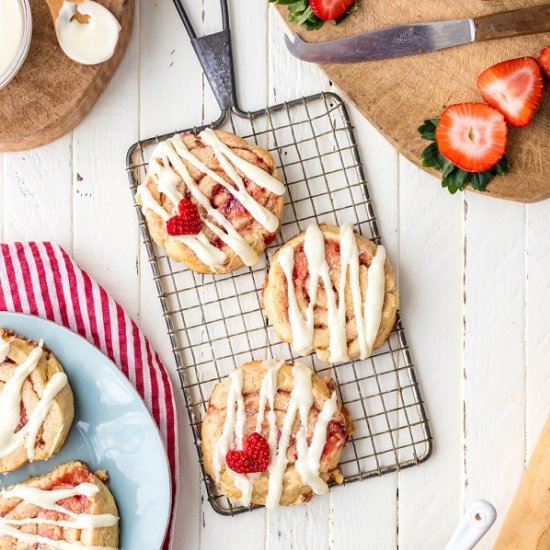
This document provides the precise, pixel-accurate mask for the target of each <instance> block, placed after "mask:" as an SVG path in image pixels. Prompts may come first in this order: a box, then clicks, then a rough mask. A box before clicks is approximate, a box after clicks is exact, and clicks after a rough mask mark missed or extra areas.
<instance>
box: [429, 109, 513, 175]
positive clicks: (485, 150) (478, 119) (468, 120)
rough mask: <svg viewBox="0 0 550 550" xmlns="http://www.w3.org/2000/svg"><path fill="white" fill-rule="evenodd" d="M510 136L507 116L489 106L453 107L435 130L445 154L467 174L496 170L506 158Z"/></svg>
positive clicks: (442, 151) (438, 142)
mask: <svg viewBox="0 0 550 550" xmlns="http://www.w3.org/2000/svg"><path fill="white" fill-rule="evenodd" d="M507 137H508V128H507V126H506V121H505V120H504V116H503V115H502V114H501V113H499V112H498V111H497V110H496V109H493V108H492V107H489V105H486V104H485V103H458V104H457V105H451V106H450V107H448V108H447V109H445V111H443V113H442V114H441V117H440V118H439V123H438V125H437V129H436V131H435V139H436V141H437V145H438V147H439V151H440V152H441V154H442V155H443V156H444V157H445V158H447V159H448V160H450V161H451V162H452V163H454V164H455V165H456V166H458V167H459V168H462V170H466V171H467V172H483V171H484V170H489V169H490V168H492V167H493V166H494V165H495V164H496V163H497V162H498V161H499V160H500V159H501V158H502V156H503V155H504V151H505V149H506V141H507Z"/></svg>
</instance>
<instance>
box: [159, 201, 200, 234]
mask: <svg viewBox="0 0 550 550" xmlns="http://www.w3.org/2000/svg"><path fill="white" fill-rule="evenodd" d="M178 211H179V215H177V216H173V217H171V218H170V219H169V220H168V221H167V222H166V231H167V233H168V235H172V236H177V235H197V234H199V233H200V232H201V231H202V220H201V216H200V214H199V210H198V208H197V206H196V205H195V204H194V203H192V202H191V201H190V200H189V199H182V200H181V201H180V202H179V204H178Z"/></svg>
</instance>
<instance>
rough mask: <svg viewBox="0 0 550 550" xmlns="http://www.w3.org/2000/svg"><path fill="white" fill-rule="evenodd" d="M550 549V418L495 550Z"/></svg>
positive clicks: (524, 475) (509, 511)
mask: <svg viewBox="0 0 550 550" xmlns="http://www.w3.org/2000/svg"><path fill="white" fill-rule="evenodd" d="M549 549H550V418H548V420H547V421H546V424H545V426H544V428H543V430H542V432H541V434H540V436H539V439H538V441H537V445H536V447H535V450H534V451H533V455H532V456H531V459H530V460H529V464H528V466H527V468H526V470H525V472H524V474H523V477H522V479H521V483H520V484H519V487H518V489H517V491H516V494H515V496H514V500H513V501H512V504H511V506H510V508H509V509H508V512H507V514H506V518H505V519H504V523H503V524H502V528H501V530H500V533H499V535H498V538H497V541H496V543H495V545H494V546H493V550H549Z"/></svg>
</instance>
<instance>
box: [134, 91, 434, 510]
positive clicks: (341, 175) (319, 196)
mask: <svg viewBox="0 0 550 550" xmlns="http://www.w3.org/2000/svg"><path fill="white" fill-rule="evenodd" d="M212 127H215V128H223V129H227V130H229V131H232V132H234V133H236V134H238V135H240V136H242V137H244V139H246V140H247V141H249V142H255V143H257V144H259V145H261V146H262V147H265V148H266V149H268V150H269V151H270V152H271V154H272V155H273V156H274V158H275V161H276V164H277V169H278V171H279V173H280V174H281V176H282V177H283V180H284V181H285V182H286V186H287V195H286V203H285V209H284V214H283V223H282V225H281V231H280V234H279V236H278V237H277V239H276V240H275V242H274V243H273V244H272V245H270V246H269V247H268V249H267V251H266V254H264V255H262V259H261V260H260V262H259V263H258V264H257V265H256V266H254V267H253V268H241V269H239V270H237V271H236V272H234V273H232V274H228V275H200V274H196V273H194V272H192V271H191V270H189V269H187V268H185V267H184V266H183V265H181V264H178V263H176V262H174V261H172V260H170V258H168V257H167V256H166V254H165V253H164V251H163V250H162V249H160V248H158V247H157V246H156V245H155V244H154V243H153V242H152V240H151V237H150V235H149V232H148V230H147V225H146V223H145V220H144V217H143V215H142V213H141V210H140V209H139V208H137V213H138V217H139V221H140V226H141V231H142V236H143V241H144V244H145V247H146V249H147V253H148V255H149V259H150V263H151V267H152V269H153V276H154V280H155V283H156V286H157V289H158V294H159V298H160V301H161V304H162V308H163V312H164V317H165V320H166V324H167V327H168V334H169V336H170V339H171V343H172V349H173V351H174V355H175V359H176V364H177V369H178V373H179V377H180V380H181V386H182V390H183V393H184V396H185V402H186V404H187V409H188V413H189V419H190V422H191V426H192V429H193V435H194V439H195V444H196V446H197V451H198V453H199V460H201V452H200V428H201V421H202V417H203V414H204V412H205V410H206V408H207V406H208V399H209V397H210V394H211V392H212V389H213V387H214V385H215V384H216V383H217V382H218V381H219V380H220V379H221V378H223V377H225V376H227V375H228V374H229V373H230V372H231V371H232V370H233V369H234V368H236V367H238V366H239V365H241V364H242V363H243V362H245V361H250V360H252V359H264V358H269V357H273V358H278V359H285V360H300V361H301V362H304V363H306V364H309V365H310V366H311V367H312V368H313V369H314V371H315V372H317V373H318V374H321V375H330V376H332V377H333V378H334V379H335V380H336V383H337V385H338V388H339V392H340V395H341V398H342V401H343V403H344V404H345V405H346V406H347V408H348V409H349V411H350V413H351V416H352V418H353V421H354V424H355V433H354V435H353V438H352V439H351V441H350V443H349V445H348V446H347V447H346V449H345V451H344V454H343V457H342V460H341V463H340V465H341V469H342V472H343V474H344V480H345V483H351V482H353V481H358V480H363V479H366V478H370V477H373V476H380V475H382V474H385V473H388V472H393V471H396V470H399V469H402V468H407V467H409V466H414V465H416V464H419V463H421V462H423V461H425V460H426V459H427V458H428V457H429V456H430V454H431V449H432V444H431V434H430V429H429V425H428V421H427V418H426V413H425V409H424V405H423V400H422V397H421V394H420V390H419V387H418V382H417V379H416V376H415V373H414V368H413V363H412V361H411V357H410V354H409V348H408V344H407V340H406V337H405V332H404V329H403V326H402V323H401V320H400V319H399V318H398V321H397V324H396V327H395V329H394V331H393V333H392V334H391V336H390V338H389V340H388V342H387V343H386V344H384V346H383V347H382V348H380V349H378V350H376V351H375V353H374V354H373V356H372V357H370V358H369V359H367V360H364V361H352V362H349V363H344V364H338V365H334V366H330V365H327V364H326V363H324V362H322V361H320V360H318V359H317V357H316V356H309V357H298V356H296V355H295V354H293V352H292V349H291V348H290V346H289V345H288V344H283V343H281V342H280V341H279V340H278V339H277V337H276V335H275V333H274V332H273V329H272V328H271V327H270V326H269V323H268V321H267V320H266V318H265V317H264V315H263V312H262V305H261V289H262V286H263V282H264V279H265V277H266V273H267V269H268V267H269V258H270V257H271V255H272V254H273V252H274V251H275V250H277V248H278V247H279V246H280V245H281V244H282V243H284V242H286V241H287V240H288V239H290V238H291V237H293V236H294V235H296V234H297V233H298V232H299V231H301V230H304V229H306V227H307V226H308V225H309V224H311V223H329V224H334V225H341V224H342V223H345V222H350V223H352V224H354V226H355V228H356V230H358V231H359V232H360V233H362V234H363V235H365V236H366V237H368V238H370V239H372V240H374V241H375V242H377V243H379V242H380V235H379V233H378V227H377V223H376V218H375V216H374V210H373V206H372V202H371V199H370V196H369V192H368V188H367V184H366V181H365V174H364V171H363V168H362V165H361V160H360V157H359V153H358V150H357V145H356V142H355V138H354V135H353V127H352V125H351V122H350V119H349V116H348V113H347V111H346V108H345V105H344V103H343V101H342V100H341V99H340V98H339V97H338V96H337V95H335V94H332V93H322V94H318V95H314V96H311V97H307V98H303V99H298V100H295V101H291V102H288V103H282V104H280V105H277V106H274V107H271V108H268V109H266V110H263V111H257V112H254V113H244V112H241V111H239V110H237V109H233V110H227V111H225V112H224V114H223V115H222V117H221V118H220V119H219V120H218V121H217V122H215V123H214V124H213V125H212ZM198 130H200V128H193V129H192V131H198ZM171 135H172V134H170V135H166V136H159V137H156V138H153V139H149V140H146V141H140V142H138V143H136V144H135V145H134V146H133V147H132V148H131V149H130V151H129V152H128V159H127V160H128V163H127V170H128V174H129V178H130V182H131V188H132V192H133V193H134V195H135V191H136V187H137V185H139V183H140V182H142V181H143V180H144V178H145V174H146V170H147V160H148V157H149V154H150V151H151V149H152V148H153V147H154V145H155V144H156V143H158V141H159V140H162V139H166V138H167V137H170V136H171ZM201 469H202V475H203V478H204V481H205V484H206V490H207V493H208V498H209V500H210V502H211V504H212V506H213V507H214V509H215V510H216V511H217V512H219V513H221V514H229V515H233V514H236V513H240V512H243V511H246V510H247V508H243V507H237V506H233V505H232V504H231V503H230V502H229V501H228V500H227V499H226V498H225V497H224V496H223V495H220V494H219V493H218V492H217V490H216V487H215V486H214V484H213V482H212V481H211V480H210V479H209V478H208V476H207V475H206V474H205V472H204V467H203V464H202V460H201Z"/></svg>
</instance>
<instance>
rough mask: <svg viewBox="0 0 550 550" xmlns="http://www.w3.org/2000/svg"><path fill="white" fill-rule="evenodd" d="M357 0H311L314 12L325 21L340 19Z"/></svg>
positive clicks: (310, 3)
mask: <svg viewBox="0 0 550 550" xmlns="http://www.w3.org/2000/svg"><path fill="white" fill-rule="evenodd" d="M354 2H355V0H309V5H310V7H311V10H312V11H313V13H314V14H315V15H316V16H317V17H318V18H319V19H322V20H323V21H332V20H333V19H338V18H339V17H342V15H344V13H346V12H347V11H348V10H349V9H350V8H351V6H352V5H353V4H354Z"/></svg>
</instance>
